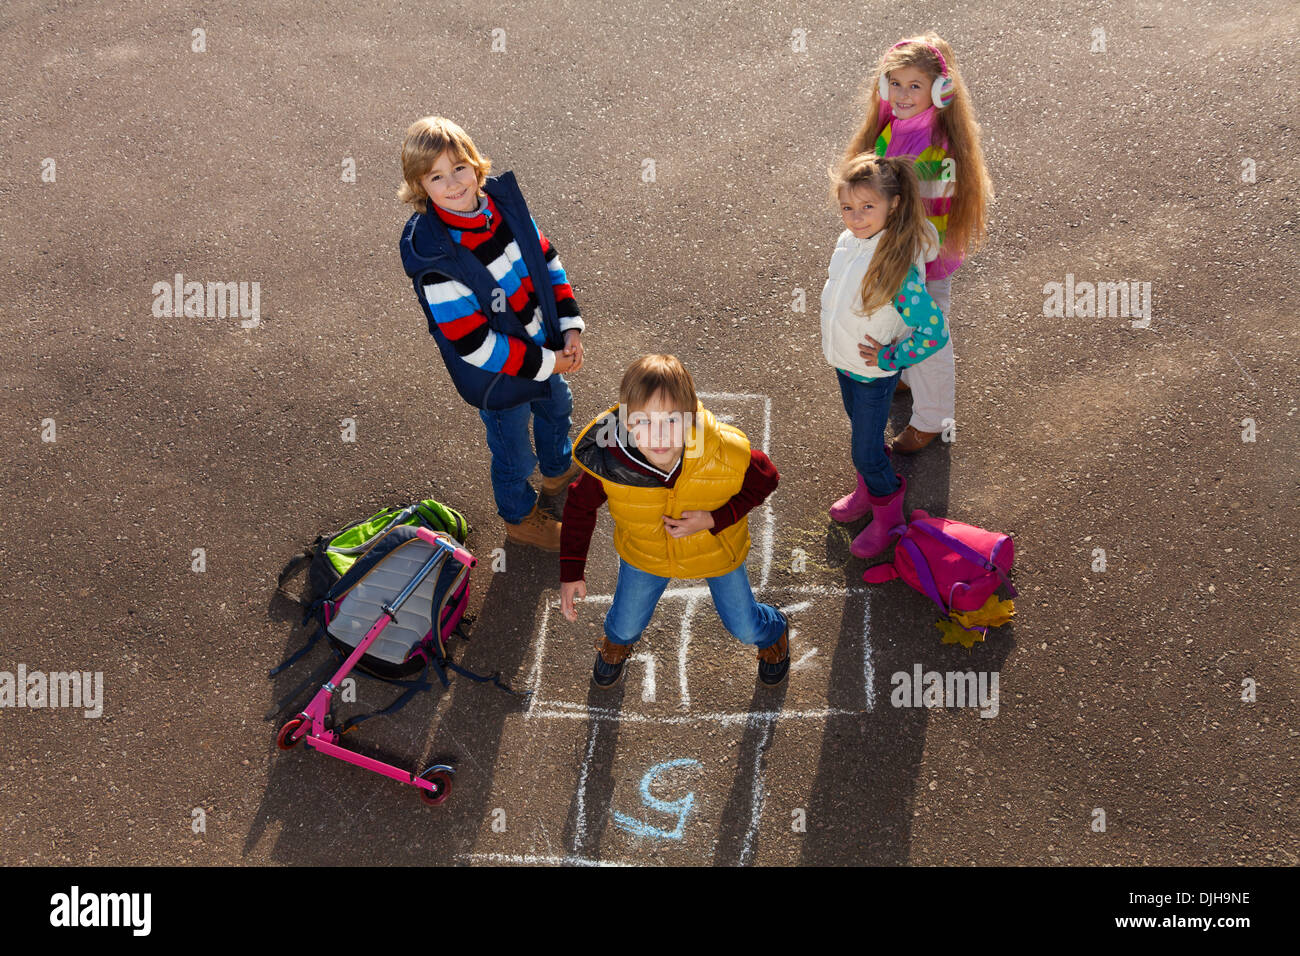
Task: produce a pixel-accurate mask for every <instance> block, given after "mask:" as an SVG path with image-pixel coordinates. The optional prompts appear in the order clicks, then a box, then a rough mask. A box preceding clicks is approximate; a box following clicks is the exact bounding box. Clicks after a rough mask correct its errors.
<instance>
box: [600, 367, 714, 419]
mask: <svg viewBox="0 0 1300 956" xmlns="http://www.w3.org/2000/svg"><path fill="white" fill-rule="evenodd" d="M655 392H663V394H664V398H665V399H666V400H667V401H669V402H671V403H672V406H673V410H674V411H678V412H686V413H687V414H689V415H694V414H695V408H696V406H697V405H698V404H699V399H698V398H697V397H696V395H695V382H694V380H693V379H692V378H691V373H690V372H688V371H686V367H685V366H684V365H682V363H681V360H680V359H679V358H677V356H676V355H643V356H641V357H640V358H639V359H637V360H636V361H635V362H633V363H632V364H631V365H629V366H628V369H627V371H626V372H624V373H623V381H622V383H621V384H620V385H619V387H618V400H619V402H620V403H621V404H622V405H623V406H624V407H625V408H626V409H627V410H628V411H629V412H634V411H637V410H639V409H642V408H645V406H646V403H647V402H649V401H650V398H651V396H653V395H654V394H655Z"/></svg>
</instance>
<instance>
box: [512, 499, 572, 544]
mask: <svg viewBox="0 0 1300 956" xmlns="http://www.w3.org/2000/svg"><path fill="white" fill-rule="evenodd" d="M506 538H507V540H510V541H515V542H518V543H519V544H527V545H531V546H532V547H534V548H541V549H542V550H543V551H559V550H560V522H558V521H556V520H555V519H554V518H552V517H551V516H550V515H548V514H547V513H546V512H545V511H541V510H539V509H538V506H537V505H536V504H534V505H533V510H532V511H530V512H528V515H527V516H526V517H525V518H524V520H523V521H521V522H519V524H510V523H509V522H506Z"/></svg>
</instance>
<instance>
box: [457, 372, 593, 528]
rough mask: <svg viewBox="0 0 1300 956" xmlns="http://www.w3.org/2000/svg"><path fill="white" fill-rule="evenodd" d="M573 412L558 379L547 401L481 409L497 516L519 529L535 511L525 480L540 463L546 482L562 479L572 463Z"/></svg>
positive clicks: (570, 395) (534, 495)
mask: <svg viewBox="0 0 1300 956" xmlns="http://www.w3.org/2000/svg"><path fill="white" fill-rule="evenodd" d="M572 413H573V393H572V392H570V391H569V383H568V382H566V381H565V380H564V377H563V376H562V375H552V376H551V397H550V398H539V399H537V400H536V401H533V402H528V403H526V404H523V405H518V406H516V407H514V408H506V409H502V410H501V411H488V410H487V409H483V408H480V409H479V413H478V414H479V417H480V418H482V419H483V426H484V428H485V429H486V430H487V443H488V448H489V449H491V451H492V494H493V496H494V497H495V498H496V502H497V514H499V515H500V516H501V517H502V518H503V519H505V520H506V521H507V522H508V523H510V524H518V523H519V522H521V521H523V520H524V518H526V517H528V513H529V512H530V511H532V510H533V505H534V503H536V501H537V492H535V491H533V489H532V486H531V485H529V484H528V479H529V477H530V476H531V475H532V473H533V469H534V468H535V467H537V466H538V464H539V463H540V465H541V468H542V474H543V475H544V476H545V477H547V478H554V477H556V476H557V475H562V474H564V473H565V472H566V471H568V470H569V466H570V465H572V464H573V442H572V441H570V440H569V428H570V426H571V424H572V423H571V421H570V419H569V416H570V415H571V414H572ZM530 418H531V419H532V422H533V436H532V439H531V440H530V438H529V436H528V421H529V419H530ZM534 442H535V443H536V446H537V453H536V454H534V453H533V445H534Z"/></svg>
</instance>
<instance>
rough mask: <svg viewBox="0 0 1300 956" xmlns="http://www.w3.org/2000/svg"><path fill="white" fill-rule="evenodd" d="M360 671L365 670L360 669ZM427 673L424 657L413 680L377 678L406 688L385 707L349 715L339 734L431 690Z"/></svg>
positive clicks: (444, 684) (401, 706)
mask: <svg viewBox="0 0 1300 956" xmlns="http://www.w3.org/2000/svg"><path fill="white" fill-rule="evenodd" d="M362 673H365V672H364V671H362ZM427 673H429V658H428V657H425V659H424V667H422V668H420V676H419V677H417V678H415V679H414V680H393V679H391V678H388V677H383V678H379V679H380V680H382V681H383V682H384V683H385V684H393V685H394V686H396V687H405V688H406V690H404V691H402V693H400V694H398V695H397V698H396V699H395V700H394V701H393V702H392V703H391V704H389V705H388V706H387V707H384V708H381V709H380V710H372V711H370V713H368V714H361V715H360V716H357V717H349V718H348V719H347V720H346V721H345V722H344V724H343V726H342V727H340V728H339V736H342V735H343V734H346V733H347V732H348V731H350V730H355V729H356V728H357V725H358V724H361V723H362V722H364V721H367V720H369V719H370V718H371V717H383V716H384V715H386V714H395V713H397V712H398V711H399V710H401V709H402V708H403V707H405V706H406V705H407V704H409V703H410V702H411V698H412V697H414V696H415V695H416V694H418V693H419V692H420V691H422V690H431V689H432V688H433V685H432V684H431V683H429V682H428V681H427V680H425V679H424V675H426V674H427ZM367 676H369V675H367ZM443 686H444V687H446V686H447V685H446V681H445V679H444V681H443Z"/></svg>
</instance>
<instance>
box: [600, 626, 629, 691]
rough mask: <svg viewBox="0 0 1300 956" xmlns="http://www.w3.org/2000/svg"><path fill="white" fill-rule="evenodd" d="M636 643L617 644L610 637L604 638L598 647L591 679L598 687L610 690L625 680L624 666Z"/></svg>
mask: <svg viewBox="0 0 1300 956" xmlns="http://www.w3.org/2000/svg"><path fill="white" fill-rule="evenodd" d="M635 646H636V643H635V642H633V643H631V644H615V643H614V642H613V641H611V640H610V639H609V638H608V637H602V638H601V639H600V643H599V644H597V645H596V651H597V653H596V663H595V665H594V666H593V667H592V672H591V679H592V680H593V681H594V682H595V683H596V686H597V687H601V688H610V687H613V686H614V685H615V684H617V683H618V682H619V681H621V680H622V679H623V665H624V664H625V663H626V662H627V659H628V655H630V654H631V653H632V648H633V647H635Z"/></svg>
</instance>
